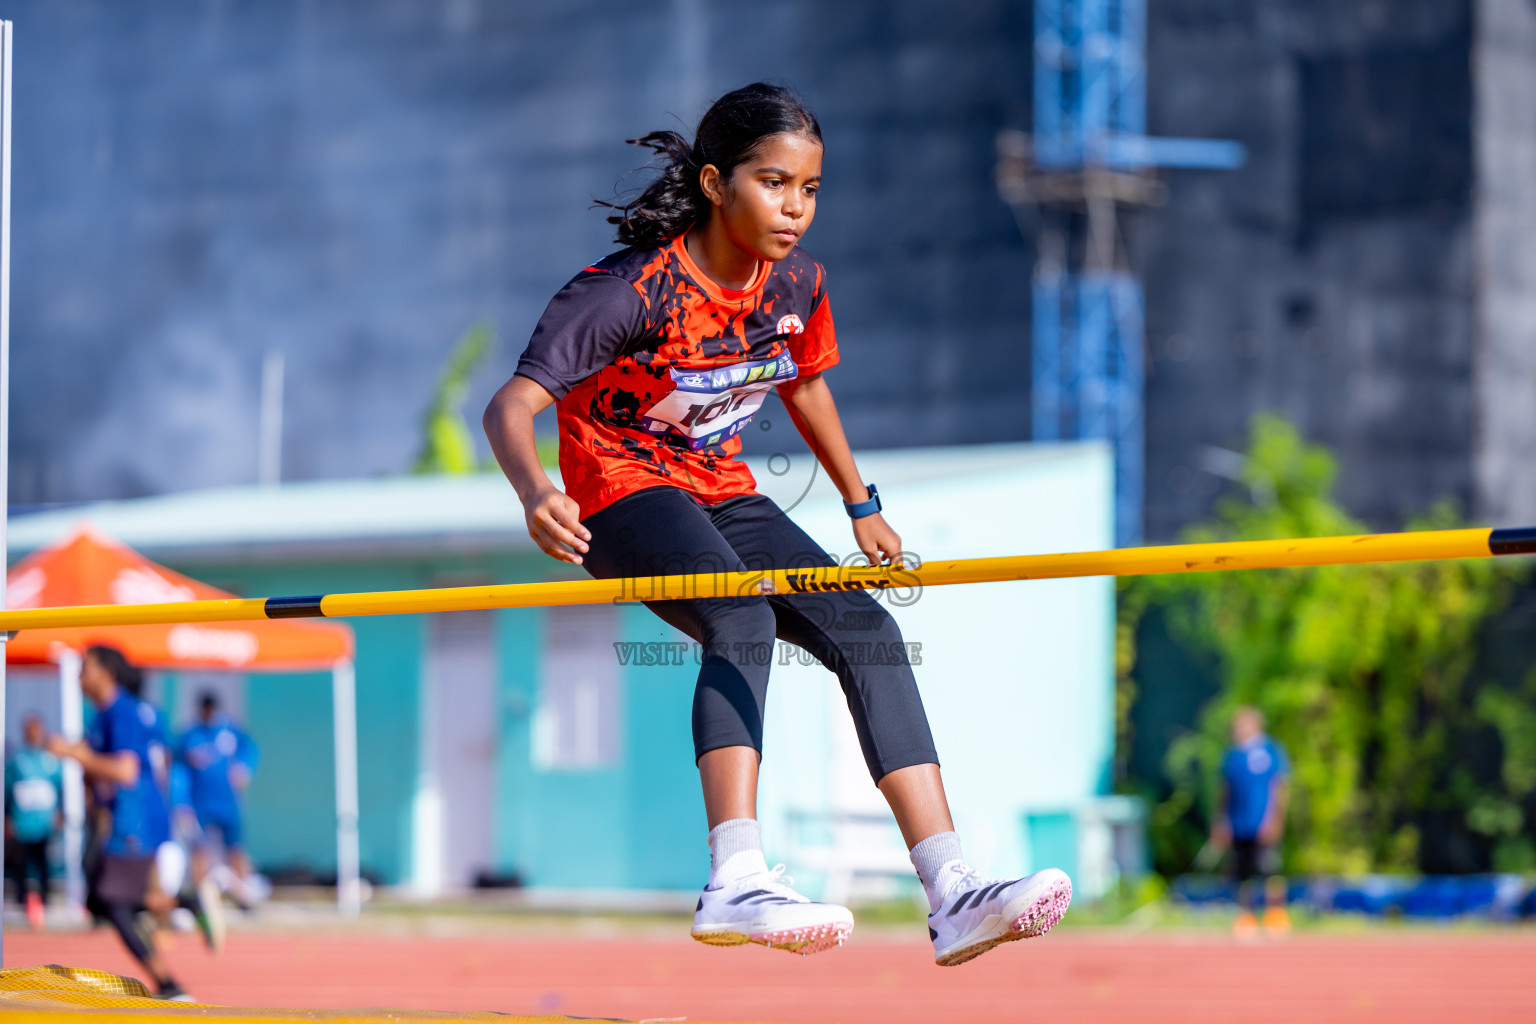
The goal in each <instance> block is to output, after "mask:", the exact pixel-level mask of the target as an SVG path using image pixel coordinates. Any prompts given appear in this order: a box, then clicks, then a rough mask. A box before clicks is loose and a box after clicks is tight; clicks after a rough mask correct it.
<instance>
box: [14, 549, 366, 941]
mask: <svg viewBox="0 0 1536 1024" xmlns="http://www.w3.org/2000/svg"><path fill="white" fill-rule="evenodd" d="M233 596H235V595H233V594H228V593H225V592H224V591H222V590H219V589H218V588H216V587H211V586H209V585H208V584H206V583H202V582H199V581H198V580H194V579H192V578H190V577H187V576H183V575H182V574H180V573H178V572H174V571H172V570H170V569H167V568H165V567H164V566H162V565H156V564H155V563H154V562H151V561H150V560H149V559H147V558H145V557H144V556H143V555H141V554H139V553H138V552H137V551H134V550H133V549H132V548H129V547H127V546H125V545H123V544H120V543H118V542H117V541H115V540H112V539H111V538H109V537H106V536H104V535H102V534H101V533H98V532H97V531H96V530H94V529H93V528H91V527H90V526H89V525H82V526H81V527H80V528H78V529H77V530H76V531H75V532H74V533H73V534H71V535H70V536H69V537H67V538H65V539H64V540H63V541H61V542H59V543H58V544H55V545H53V546H52V547H47V548H43V549H41V550H39V551H35V552H33V553H32V554H31V555H28V556H27V557H26V558H24V559H22V560H21V561H20V562H18V563H17V564H16V565H15V566H14V567H12V568H11V570H10V571H9V573H7V576H6V593H5V597H6V600H5V604H6V606H7V607H9V608H12V609H20V608H53V607H62V606H69V605H86V604H151V603H155V602H160V601H194V600H205V599H219V598H226V597H233ZM93 644H108V645H111V646H113V647H116V648H118V649H120V650H121V651H122V652H123V653H124V654H125V655H127V657H128V659H129V660H130V661H132V662H133V663H134V664H136V665H139V666H141V667H144V668H162V669H222V670H228V671H245V672H302V671H329V672H330V673H331V679H332V690H333V695H334V700H335V728H336V810H337V881H338V884H337V898H338V900H339V901H340V903H341V906H342V909H343V911H345V912H353V911H355V910H356V907H357V902H358V899H359V896H360V886H359V885H358V881H357V879H358V848H357V725H356V706H355V705H356V700H355V678H354V672H353V664H352V655H353V640H352V629H351V627H349V626H347V625H345V624H344V623H340V622H306V621H298V620H284V619H277V620H270V621H265V622H230V623H218V624H215V625H211V626H210V625H206V624H200V625H194V624H190V623H183V624H178V625H134V626H95V627H93V626H82V627H73V628H67V629H38V630H24V631H22V632H20V633H17V634H16V635H15V636H14V637H12V638H11V640H10V642H9V643H7V644H6V651H5V658H6V661H7V663H9V664H12V665H18V664H21V665H42V664H46V665H57V666H58V667H59V683H60V702H61V711H62V718H63V727H64V732H65V735H67V736H70V737H71V738H78V737H79V736H80V735H81V733H82V731H83V705H82V702H81V696H80V658H81V656H82V655H83V654H84V652H85V650H86V648H88V647H90V646H91V645H93ZM72 767H73V771H71V773H70V775H69V777H68V778H67V779H66V784H65V789H66V792H65V794H64V797H65V800H64V804H65V807H64V810H65V820H66V828H65V864H66V866H67V868H68V870H69V880H68V885H67V888H69V890H70V896H71V898H72V899H74V900H79V899H80V898H81V897H82V896H83V893H82V892H81V882H80V875H79V863H80V856H79V855H80V842H81V836H82V831H83V828H82V826H83V821H84V802H83V795H82V789H81V783H80V778H79V771H78V766H77V765H72Z"/></svg>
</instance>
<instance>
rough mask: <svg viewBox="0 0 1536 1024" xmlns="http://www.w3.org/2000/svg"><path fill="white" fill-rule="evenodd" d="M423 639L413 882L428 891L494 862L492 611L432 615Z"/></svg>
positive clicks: (462, 883) (466, 879)
mask: <svg viewBox="0 0 1536 1024" xmlns="http://www.w3.org/2000/svg"><path fill="white" fill-rule="evenodd" d="M427 637H428V640H427V659H426V671H425V678H424V679H423V680H422V683H423V691H424V692H423V695H422V697H423V699H422V712H423V714H422V723H421V724H422V734H421V742H422V759H421V764H422V772H421V776H420V778H419V779H418V782H417V791H416V822H415V826H416V841H415V844H414V845H415V854H416V856H415V871H414V875H415V877H414V879H413V881H414V883H415V886H414V887H415V889H416V890H417V892H419V893H420V894H422V895H428V896H430V895H435V894H437V893H439V892H441V891H443V890H444V889H445V888H464V887H467V886H469V885H471V884H473V882H474V879H475V875H476V873H477V872H479V871H482V870H485V869H489V868H492V867H493V866H494V838H493V835H492V827H493V822H494V814H495V795H496V739H497V725H498V718H497V715H496V645H495V640H496V637H495V613H494V612H491V611H465V612H445V613H441V614H437V615H433V616H431V617H430V619H429V620H428V627H427Z"/></svg>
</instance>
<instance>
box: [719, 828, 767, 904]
mask: <svg viewBox="0 0 1536 1024" xmlns="http://www.w3.org/2000/svg"><path fill="white" fill-rule="evenodd" d="M767 870H768V862H767V861H766V860H764V859H763V833H762V830H761V829H760V828H759V827H758V824H757V822H756V821H755V820H753V819H752V818H732V819H730V820H729V821H722V822H721V823H720V824H718V825H716V826H715V827H714V828H712V829H710V830H709V888H711V889H718V888H720V886H721V885H723V884H725V883H728V882H734V881H735V880H736V879H738V878H745V877H746V876H747V875H754V874H758V873H759V872H764V871H767Z"/></svg>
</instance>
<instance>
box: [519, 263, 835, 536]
mask: <svg viewBox="0 0 1536 1024" xmlns="http://www.w3.org/2000/svg"><path fill="white" fill-rule="evenodd" d="M825 277H826V275H825V272H824V271H823V269H822V267H821V264H819V263H817V262H816V261H815V260H813V259H811V257H810V256H808V255H806V253H805V252H804V251H803V250H801V249H799V248H796V249H794V250H792V251H791V252H790V254H789V255H788V256H787V257H785V258H784V259H782V260H780V261H778V262H777V263H766V262H765V263H762V264H760V265H759V266H758V270H757V274H756V276H754V277H753V279H752V281H751V282H750V283H749V284H748V286H747V287H746V288H744V289H742V290H740V291H734V290H731V289H726V288H722V287H720V286H719V285H718V284H716V283H715V282H714V281H712V280H711V279H710V278H709V277H707V276H706V275H705V274H704V273H703V272H702V271H700V270H699V268H698V267H697V266H696V265H695V264H694V262H693V260H692V259H691V258H690V257H689V255H688V250H687V248H686V247H685V246H684V245H683V240H682V236H679V237H677V238H674V239H672V240H671V241H669V242H667V243H666V244H665V245H662V246H660V247H658V248H654V249H633V248H631V249H624V250H621V251H619V252H616V253H614V254H613V255H611V256H608V257H606V258H604V259H602V260H599V261H598V262H597V263H594V264H593V265H592V266H590V267H587V268H586V269H585V270H583V271H582V272H581V273H580V274H577V275H576V277H575V278H573V279H572V280H571V282H570V283H569V284H567V285H566V286H565V287H564V288H562V289H561V290H560V291H559V292H558V293H557V294H556V295H555V297H554V298H553V299H552V300H550V303H549V307H548V308H547V309H546V310H545V311H544V315H543V317H542V318H540V320H539V324H538V327H537V328H535V330H534V332H533V337H532V339H531V340H530V341H529V343H528V348H527V350H526V351H524V353H523V355H522V359H521V360H519V362H518V365H517V373H518V374H520V375H521V376H524V377H527V378H529V379H530V380H532V381H534V382H536V383H538V384H539V385H541V386H542V387H543V388H544V389H545V390H546V391H548V392H549V393H550V394H551V395H553V396H555V398H556V400H557V401H558V407H557V409H558V417H559V430H560V474H561V477H562V478H563V480H564V483H565V489H566V493H567V494H569V495H570V496H571V497H572V498H573V499H575V501H576V503H577V504H578V505H579V506H580V508H581V516H582V518H583V519H585V518H586V517H588V516H590V515H592V514H593V513H595V512H598V511H600V510H602V509H604V508H606V507H607V506H609V505H611V504H612V503H613V502H615V501H617V500H619V499H620V498H623V497H625V496H627V495H629V494H633V493H634V492H636V491H639V490H642V489H644V488H647V487H658V486H671V487H680V488H683V489H685V490H687V491H689V492H691V493H692V494H693V495H694V496H695V497H696V498H697V499H698V500H699V501H701V502H703V503H705V504H710V505H712V504H716V503H718V502H721V501H724V500H725V499H726V498H729V497H732V496H734V495H739V494H750V493H752V492H753V491H754V490H755V489H756V487H757V481H756V480H754V479H753V477H752V473H751V471H750V470H748V469H747V467H746V466H745V465H743V464H742V463H740V462H738V461H737V460H736V455H737V454H738V453H739V452H740V451H741V439H740V437H739V436H738V435H739V434H740V433H741V431H742V430H743V429H744V428H745V427H746V425H747V424H748V423H750V422H751V420H752V417H753V414H754V413H755V412H756V411H757V408H758V407H759V406H760V405H761V404H762V401H763V398H764V397H765V396H766V393H767V391H768V390H769V389H770V388H774V387H777V386H779V385H781V384H784V383H787V382H789V381H791V380H793V379H795V378H796V377H798V376H801V375H805V374H811V373H820V372H821V371H822V370H825V369H827V368H828V367H830V366H833V365H835V364H836V363H837V359H838V355H837V340H836V334H835V332H834V329H833V326H832V311H831V308H830V306H829V305H828V303H827V294H826V281H825Z"/></svg>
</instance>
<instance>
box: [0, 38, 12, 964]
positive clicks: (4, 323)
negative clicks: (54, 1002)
mask: <svg viewBox="0 0 1536 1024" xmlns="http://www.w3.org/2000/svg"><path fill="white" fill-rule="evenodd" d="M0 63H3V65H4V66H3V67H0V608H4V607H5V573H4V569H5V567H6V566H7V565H9V564H10V559H9V553H8V551H7V549H6V535H5V521H6V518H7V516H8V514H9V510H10V506H11V498H10V489H9V479H10V474H11V458H10V456H11V430H10V421H11V23H10V22H9V21H0ZM9 639H10V637H9V636H6V635H5V634H3V633H0V731H3V730H4V728H5V641H6V640H9ZM0 739H3V736H0ZM4 854H5V839H4V836H3V834H0V861H3V860H4ZM3 943H4V935H3V933H0V965H3V964H4V963H5V951H4V945H3Z"/></svg>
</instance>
